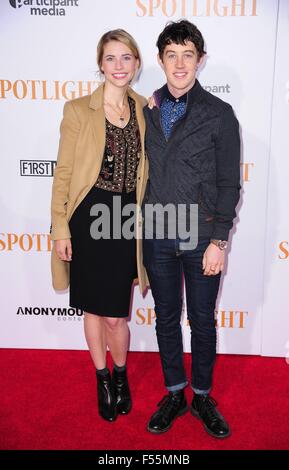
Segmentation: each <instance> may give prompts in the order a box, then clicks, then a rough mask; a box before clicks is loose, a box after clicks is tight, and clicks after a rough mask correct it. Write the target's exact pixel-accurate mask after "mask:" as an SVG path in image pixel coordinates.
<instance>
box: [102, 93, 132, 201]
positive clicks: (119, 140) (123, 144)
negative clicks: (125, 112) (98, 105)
mask: <svg viewBox="0 0 289 470" xmlns="http://www.w3.org/2000/svg"><path fill="white" fill-rule="evenodd" d="M128 100H129V106H130V120H129V122H128V124H127V125H126V126H125V127H124V128H121V127H117V126H114V125H113V124H111V123H110V122H109V121H108V120H107V119H106V121H105V127H106V129H105V132H106V139H105V150H104V157H103V161H102V167H101V170H100V173H99V176H98V179H97V181H96V183H95V186H96V187H98V188H101V189H106V190H108V191H114V192H118V193H121V192H123V191H126V192H127V193H130V192H131V191H134V190H135V188H136V175H137V167H138V162H139V159H140V152H141V141H140V132H139V128H138V123H137V119H136V112H135V102H134V100H133V99H132V98H130V97H129V98H128Z"/></svg>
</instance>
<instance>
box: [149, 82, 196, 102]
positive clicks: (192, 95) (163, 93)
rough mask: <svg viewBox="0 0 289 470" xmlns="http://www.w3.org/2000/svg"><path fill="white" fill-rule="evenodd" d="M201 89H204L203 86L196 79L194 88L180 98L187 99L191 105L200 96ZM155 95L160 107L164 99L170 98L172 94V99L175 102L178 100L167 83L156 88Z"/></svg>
mask: <svg viewBox="0 0 289 470" xmlns="http://www.w3.org/2000/svg"><path fill="white" fill-rule="evenodd" d="M201 91H202V87H201V85H200V83H199V81H198V80H197V79H196V81H195V83H194V85H193V86H192V88H191V89H190V90H189V91H188V92H187V93H185V94H184V95H182V96H181V97H180V98H179V100H181V99H182V100H184V101H187V102H188V105H189V106H191V105H192V104H193V103H194V102H195V101H196V100H197V99H198V96H199V94H200V92H201ZM168 93H169V95H168ZM153 96H154V99H155V103H156V105H157V107H158V108H159V107H160V105H161V103H162V101H163V99H165V98H169V99H170V96H171V97H172V101H174V102H175V101H176V98H175V97H174V96H172V95H171V93H170V92H169V89H168V86H167V84H165V85H164V86H163V87H162V88H160V89H159V90H156V91H155V92H154V94H153Z"/></svg>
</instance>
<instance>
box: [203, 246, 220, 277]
mask: <svg viewBox="0 0 289 470" xmlns="http://www.w3.org/2000/svg"><path fill="white" fill-rule="evenodd" d="M224 261H225V253H224V251H222V250H220V248H218V247H217V246H216V245H214V244H213V243H210V244H209V246H208V248H207V249H206V251H205V253H204V256H203V270H204V275H205V276H215V275H216V274H219V272H221V271H223V269H224Z"/></svg>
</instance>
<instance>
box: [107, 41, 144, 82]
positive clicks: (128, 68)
mask: <svg viewBox="0 0 289 470" xmlns="http://www.w3.org/2000/svg"><path fill="white" fill-rule="evenodd" d="M138 68H139V60H138V59H136V58H135V56H134V55H133V53H132V51H131V50H130V48H129V47H128V46H126V45H125V44H123V43H122V42H119V41H110V42H108V43H107V44H105V46H104V48H103V57H102V62H101V71H102V72H103V73H104V76H105V80H106V81H108V82H110V83H111V84H112V85H114V86H116V87H125V86H127V85H128V84H129V83H130V82H131V80H132V79H133V77H134V75H135V73H136V72H137V70H138Z"/></svg>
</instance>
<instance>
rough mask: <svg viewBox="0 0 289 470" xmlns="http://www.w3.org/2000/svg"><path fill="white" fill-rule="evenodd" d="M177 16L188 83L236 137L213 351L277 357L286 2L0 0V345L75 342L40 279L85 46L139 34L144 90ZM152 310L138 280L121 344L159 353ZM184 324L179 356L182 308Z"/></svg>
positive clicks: (47, 283)
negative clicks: (235, 189)
mask: <svg viewBox="0 0 289 470" xmlns="http://www.w3.org/2000/svg"><path fill="white" fill-rule="evenodd" d="M45 4H46V5H45ZM53 5H54V6H53ZM278 13H279V14H278ZM181 17H187V18H188V19H189V20H191V21H193V22H195V23H196V24H197V26H198V27H199V28H200V30H201V31H202V33H203V35H204V37H205V40H206V48H207V51H208V55H207V59H206V63H205V65H204V67H203V68H202V70H201V71H200V73H199V80H200V82H201V84H202V85H203V86H205V87H207V89H208V90H209V91H211V92H213V93H215V94H216V95H217V96H219V97H220V98H222V99H224V100H225V101H227V102H229V103H231V104H232V106H233V108H234V110H235V112H236V115H237V117H238V119H239V121H240V124H241V132H242V141H243V152H242V164H241V169H240V170H241V175H242V181H243V188H242V195H241V200H240V203H239V206H238V218H237V220H236V223H235V226H234V229H233V230H232V237H231V238H232V240H231V243H230V249H229V252H228V264H227V268H226V272H225V274H224V276H223V281H222V284H221V289H220V295H219V298H218V302H217V308H216V322H217V329H218V351H219V352H223V353H238V354H265V355H273V356H285V355H286V354H287V351H288V350H289V344H288V343H287V332H288V331H289V320H288V315H287V311H286V309H287V310H288V307H287V305H288V304H289V293H288V287H287V284H288V281H287V279H288V259H289V242H288V240H289V235H288V228H289V227H288V215H287V214H288V209H287V207H288V196H289V193H288V184H286V183H287V175H288V169H289V163H288V159H287V160H286V158H285V155H286V151H287V152H288V150H289V142H288V128H289V127H288V124H289V118H288V112H289V111H288V110H289V103H288V101H289V99H288V94H289V86H288V80H289V73H288V72H289V70H288V61H287V63H286V62H285V61H286V59H285V58H286V54H287V46H288V40H289V34H288V18H289V2H288V0H280V2H279V1H278V0H275V1H274V0H238V1H236V0H214V1H213V0H212V1H209V0H105V1H102V0H45V1H44V0H10V1H9V0H1V2H0V39H1V40H0V113H1V114H0V116H1V139H0V155H1V173H0V178H1V184H0V203H1V222H0V257H1V258H0V263H1V284H0V286H1V317H0V318H1V320H0V321H1V329H0V347H18V348H60V349H62V348H63V349H64V348H65V349H83V348H86V344H85V341H84V336H83V331H82V330H83V325H82V323H83V319H82V314H81V312H76V311H75V310H74V309H70V308H69V306H68V294H67V292H65V293H56V292H55V291H54V290H53V289H52V287H51V277H50V250H51V242H50V240H49V235H48V233H49V227H50V197H51V185H52V174H53V168H54V165H55V160H56V155H57V148H58V138H59V124H60V121H61V117H62V108H63V104H64V102H65V100H66V99H71V98H74V97H78V96H81V95H83V94H87V93H89V92H91V91H92V90H94V89H95V88H96V86H97V75H96V65H95V56H96V44H97V42H98V40H99V38H100V36H101V35H102V34H103V33H104V32H105V31H107V30H109V29H114V28H117V27H121V28H124V29H126V30H128V31H129V32H130V33H131V34H132V35H133V36H134V37H135V38H136V40H137V42H138V43H139V45H140V47H141V50H142V54H143V60H144V68H143V72H142V75H141V77H140V80H139V82H138V83H137V84H136V86H135V88H136V90H137V91H138V92H139V93H141V94H143V95H145V96H149V95H151V93H152V91H153V90H154V89H155V88H157V87H159V86H161V85H162V84H163V83H164V75H163V73H162V72H161V70H160V68H159V67H158V65H157V61H156V54H157V50H156V47H155V42H156V39H157V36H158V34H159V32H160V31H161V30H162V29H163V27H164V26H165V24H166V22H167V21H169V20H177V19H179V18H181ZM276 58H277V60H276V63H275V59H276ZM286 87H287V88H286ZM272 103H273V108H272ZM265 254H266V263H265ZM153 307H154V303H153V299H152V297H151V295H150V293H149V294H148V295H147V296H146V298H145V299H143V298H142V297H141V296H140V294H139V291H138V287H135V289H134V296H133V300H132V309H131V319H130V329H131V347H130V348H131V350H136V351H137V350H141V351H154V350H157V344H156V339H155V330H154V310H153ZM262 312H263V313H262ZM183 330H184V346H185V350H186V351H189V341H190V334H189V328H188V326H187V324H186V315H185V308H184V316H183ZM288 336H289V335H288ZM288 340H289V338H288Z"/></svg>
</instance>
